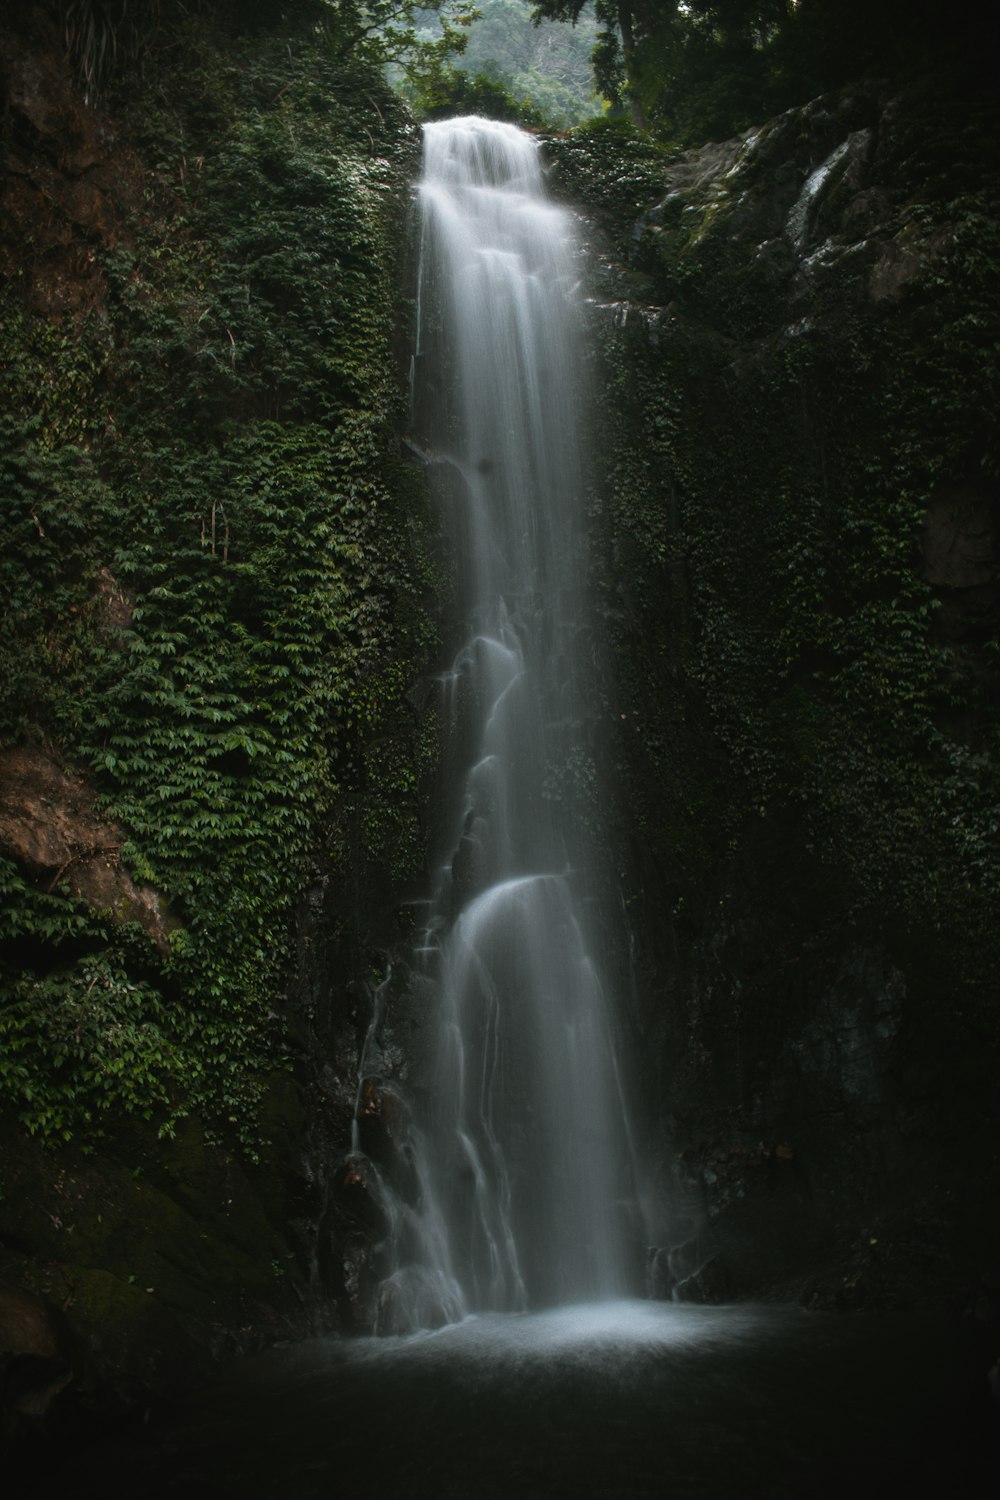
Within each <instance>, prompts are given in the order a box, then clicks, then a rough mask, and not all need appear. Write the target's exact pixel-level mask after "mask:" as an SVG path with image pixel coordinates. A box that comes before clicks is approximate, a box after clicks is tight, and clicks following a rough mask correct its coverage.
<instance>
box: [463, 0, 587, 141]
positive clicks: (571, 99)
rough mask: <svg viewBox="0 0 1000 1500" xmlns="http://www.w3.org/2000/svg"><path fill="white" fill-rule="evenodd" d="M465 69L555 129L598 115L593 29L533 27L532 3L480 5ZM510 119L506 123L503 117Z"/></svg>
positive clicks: (496, 0) (484, 1) (498, 0)
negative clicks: (592, 63) (523, 102)
mask: <svg viewBox="0 0 1000 1500" xmlns="http://www.w3.org/2000/svg"><path fill="white" fill-rule="evenodd" d="M477 8H478V10H479V18H478V19H477V20H476V21H475V22H474V23H473V25H472V26H471V27H470V29H469V38H468V46H467V47H466V49H465V52H464V53H463V68H464V69H465V71H466V72H467V73H469V74H471V75H473V76H476V75H482V76H484V77H486V78H488V79H490V80H491V81H492V82H493V83H496V84H500V85H501V86H502V87H503V88H504V89H505V90H506V91H507V93H508V94H510V95H511V96H512V97H513V98H515V99H519V100H526V101H527V102H528V104H529V105H530V106H531V107H532V108H533V110H534V111H535V113H536V114H537V115H540V116H542V117H544V118H545V119H546V120H548V121H549V122H551V123H552V124H553V125H556V126H559V127H564V126H567V125H573V124H578V123H579V122H581V121H582V120H585V119H587V118H588V117H589V116H591V115H593V114H594V113H595V112H596V111H597V107H598V101H597V98H596V96H595V94H594V89H593V81H592V77H591V69H590V53H591V50H592V48H593V44H594V35H595V25H594V22H593V21H592V20H590V19H589V18H584V20H583V23H582V24H581V25H579V26H575V27H566V26H559V25H556V24H555V23H553V22H543V23H542V24H541V25H539V24H533V23H532V10H533V5H532V0H479V4H478V7H477ZM505 118H506V117H505Z"/></svg>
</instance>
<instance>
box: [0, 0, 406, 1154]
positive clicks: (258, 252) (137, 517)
mask: <svg viewBox="0 0 1000 1500" xmlns="http://www.w3.org/2000/svg"><path fill="white" fill-rule="evenodd" d="M172 41H173V48H172V51H171V53H170V58H171V61H170V66H169V68H168V67H167V65H166V58H165V55H164V56H163V57H161V63H160V67H159V69H158V70H157V72H156V75H155V78H151V79H150V82H149V86H148V87H144V88H138V87H136V86H134V85H133V86H132V88H131V90H126V89H125V88H124V87H123V88H122V89H121V91H120V96H119V110H120V111H121V112H122V118H121V129H122V130H123V132H124V133H126V134H127V135H129V136H130V137H131V139H132V140H133V141H135V142H136V143H137V144H138V146H139V147H140V148H141V149H142V150H143V152H144V154H145V156H146V158H147V159H148V160H151V161H152V162H154V163H155V167H156V173H155V175H152V174H151V175H149V176H148V177H147V178H146V179H145V183H144V188H145V194H144V201H143V203H142V204H141V207H140V209H139V211H138V212H137V213H136V216H135V219H134V221H133V222H132V224H131V225H130V232H129V234H128V235H127V236H123V239H122V246H123V247H124V246H127V248H119V249H117V250H115V251H114V252H111V253H106V254H105V255H104V256H103V257H102V269H103V273H104V289H105V291H104V301H103V303H102V304H101V305H100V306H99V307H98V308H97V309H95V311H94V312H93V313H89V314H84V315H81V316H80V318H79V319H78V320H77V322H76V324H75V325H63V326H62V327H56V326H55V325H53V324H50V323H49V322H47V321H46V320H45V319H44V318H42V317H41V316H39V315H37V314H34V313H31V312H28V311H27V310H26V309H25V308H24V307H23V306H21V305H20V303H19V300H18V298H17V296H16V293H12V294H11V295H10V296H9V298H8V300H7V302H6V303H4V311H3V314H2V316H3V324H2V332H3V341H4V346H5V354H6V355H7V356H8V357H7V360H6V363H7V368H8V385H7V391H6V396H7V399H6V402H5V407H4V416H3V420H2V427H0V437H2V438H3V448H2V456H0V514H2V519H3V524H4V528H5V532H6V533H7V534H9V536H10V537H11V543H12V545H11V546H10V547H9V548H8V549H6V550H5V552H4V555H3V558H2V559H0V583H2V586H3V588H4V591H5V596H6V599H7V601H8V602H9V604H10V608H9V610H8V611H7V613H6V615H5V622H4V634H3V635H2V636H0V665H2V667H3V668H4V682H3V687H4V696H3V699H2V701H0V715H2V717H0V734H2V737H3V740H4V741H6V742H7V743H16V742H18V741H20V740H23V739H24V738H25V737H29V736H30V737H42V738H47V739H48V740H50V741H52V742H55V743H56V744H57V745H58V747H59V750H60V753H61V754H62V756H63V757H65V758H66V759H67V760H69V761H70V762H71V763H72V762H82V763H83V764H84V765H86V766H88V767H89V768H90V772H91V775H92V777H93V780H94V784H95V786H96V789H97V791H98V793H99V796H100V801H101V809H102V816H104V817H106V818H107V819H109V820H113V821H115V822H117V823H118V824H119V825H120V826H121V827H122V828H123V830H124V834H125V840H126V841H125V844H124V847H123V849H122V851H121V857H122V860H123V862H124V863H125V865H126V866H127V867H128V868H129V869H130V870H131V872H132V874H133V875H134V877H135V878H136V879H137V880H140V881H143V882H148V883H151V884H153V885H155V886H156V887H157V889H158V890H159V891H161V892H162V893H163V894H164V895H165V896H166V897H167V898H169V900H170V903H171V908H172V910H173V912H174V913H175V914H176V916H177V917H178V918H179V920H180V922H181V924H182V925H181V927H180V929H179V930H178V931H176V932H175V933H174V934H173V938H172V945H171V952H170V955H169V956H168V957H166V958H163V957H162V956H161V955H159V954H157V953H155V952H154V951H153V950H152V949H151V946H150V944H149V943H148V942H146V941H145V940H143V941H139V940H138V939H137V940H136V941H135V942H134V943H125V942H124V940H123V939H121V938H119V937H118V936H113V937H109V936H108V933H107V932H105V931H104V930H103V929H100V928H99V927H95V925H94V919H93V918H92V917H88V916H87V914H86V913H85V912H83V911H82V909H81V908H79V907H78V905H74V904H73V903H71V902H68V898H64V897H62V896H60V895H59V893H58V891H55V892H52V893H46V892H43V891H42V890H41V889H40V888H38V887H36V886H35V885H33V884H32V883H31V882H30V881H28V880H26V879H24V878H16V879H14V878H12V880H11V881H10V882H9V883H8V887H7V891H6V899H5V905H6V906H8V907H9V911H8V914H7V918H6V920H7V921H8V923H9V924H10V927H11V933H12V935H13V936H14V937H15V939H16V961H15V962H14V963H13V964H12V966H11V967H10V968H9V969H8V970H7V971H6V973H5V976H4V981H3V983H4V988H3V1002H4V1003H3V1010H2V1015H3V1017H4V1021H3V1023H2V1024H3V1025H4V1026H5V1027H6V1028H7V1029H6V1032H5V1035H6V1036H7V1037H8V1038H9V1040H10V1048H11V1050H10V1054H9V1056H10V1059H11V1063H10V1068H9V1069H8V1071H7V1072H5V1073H0V1086H2V1089H3V1091H4V1093H5V1094H6V1096H7V1097H8V1099H10V1100H12V1101H13V1102H14V1104H15V1106H16V1108H17V1109H18V1111H19V1113H20V1115H21V1117H22V1119H23V1120H24V1121H25V1123H26V1124H28V1126H29V1128H31V1129H33V1130H36V1131H39V1132H40V1133H42V1134H43V1135H46V1136H47V1137H51V1136H56V1135H64V1134H66V1133H67V1132H68V1131H71V1132H75V1133H79V1134H81V1135H82V1136H84V1137H86V1136H87V1135H88V1134H93V1133H94V1132H95V1131H97V1130H98V1129H99V1128H100V1126H101V1123H102V1121H104V1120H105V1119H106V1118H107V1117H110V1116H111V1115H113V1114H114V1113H116V1112H117V1113H119V1114H120V1113H122V1112H125V1113H139V1114H146V1115H148V1114H149V1113H150V1112H151V1111H152V1112H153V1114H154V1115H155V1117H156V1118H157V1119H158V1120H159V1121H160V1122H161V1123H162V1124H164V1125H166V1126H169V1125H170V1122H171V1121H172V1120H173V1119H174V1118H176V1116H177V1115H178V1114H180V1113H183V1112H186V1111H190V1110H197V1111H199V1112H200V1113H201V1114H202V1116H203V1118H205V1119H206V1120H207V1121H208V1122H209V1123H210V1124H212V1125H213V1126H214V1128H215V1129H220V1128H222V1129H228V1130H231V1131H234V1132H235V1133H236V1134H237V1135H238V1136H240V1137H241V1138H242V1139H243V1140H244V1142H246V1143H248V1144H249V1145H250V1146H251V1147H252V1145H253V1142H254V1140H255V1138H256V1137H255V1130H256V1126H255V1113H256V1108H257V1103H258V1101H259V1098H260V1094H261V1078H262V1077H263V1075H264V1073H265V1072H266V1071H267V1070H269V1069H270V1068H272V1067H273V1065H274V1062H275V1061H276V1059H278V1058H280V1055H281V1051H282V1041H281V1021H280V1011H281V996H282V988H283V984H284V979H285V973H286V967H287V955H288V947H289V936H290V931H291V921H292V915H293V912H294V907H295V902H296V900H297V899H298V897H299V894H300V892H301V890H302V888H303V884H304V882H305V881H306V879H307V878H309V877H310V876H311V875H312V873H313V872H314V871H315V869H316V866H317V861H319V862H320V868H321V869H322V868H323V860H324V856H323V855H322V854H321V853H320V846H321V845H322V844H323V843H324V842H328V843H329V844H330V845H331V846H332V847H333V848H334V849H336V847H337V836H336V833H335V830H336V828H337V827H338V825H340V824H342V823H343V822H345V821H347V822H350V821H351V819H352V816H353V815H352V814H351V813H350V812H349V811H348V810H349V809H350V808H352V807H353V806H356V805H357V806H360V804H361V801H362V798H365V799H371V800H370V803H369V802H368V801H366V803H365V805H366V806H369V805H371V806H374V807H377V806H379V805H380V804H381V802H382V801H383V799H385V800H386V801H387V802H389V803H391V806H392V808H393V826H392V827H391V828H389V827H388V826H387V825H386V826H378V827H376V826H375V825H374V823H373V822H372V823H370V826H369V827H368V828H367V830H366V831H365V832H364V834H363V839H362V843H363V848H364V850H365V851H367V857H368V858H369V859H370V860H371V861H372V862H373V863H379V862H382V863H385V864H388V865H389V866H391V867H392V869H393V871H394V872H401V871H404V870H405V873H406V874H412V872H413V868H414V865H415V864H416V862H417V861H418V859H419V850H418V840H417V839H416V836H415V832H414V830H415V829H416V826H417V821H416V820H417V802H418V798H417V785H416V783H417V776H418V767H419V766H420V765H421V764H422V758H423V757H425V755H426V746H425V745H424V744H422V743H421V732H420V729H419V726H417V725H416V724H415V723H414V721H413V718H412V715H411V714H410V713H409V711H408V710H406V709H405V708H404V707H402V706H401V705H402V704H403V701H404V694H405V690H406V685H407V682H408V681H409V680H411V678H412V676H413V675H415V672H416V671H417V669H418V668H417V663H418V662H421V661H422V659H423V656H424V653H425V652H426V651H427V650H428V648H429V646H430V644H431V643H432V641H433V630H432V628H431V627H430V625H429V623H428V620H427V618H426V616H425V614H424V612H423V608H422V603H421V599H422V596H423V593H424V591H425V589H426V587H427V584H428V580H429V572H428V566H427V564H426V563H425V561H424V560H423V556H422V539H421V534H422V528H423V526H424V524H425V521H424V517H423V510H422V505H423V502H422V498H421V496H420V495H419V494H418V493H417V492H416V489H415V488H414V485H413V483H412V482H410V484H409V486H408V487H407V484H406V483H404V482H403V479H402V477H401V474H400V469H401V467H402V466H401V465H400V464H399V461H398V459H396V458H395V457H394V455H393V452H392V438H391V432H392V426H393V423H394V421H395V419H396V416H397V413H398V407H399V403H400V399H401V396H400V390H399V381H398V375H397V369H396V364H395V351H394V349H393V345H392V335H393V326H394V321H395V305H396V290H397V281H396V275H397V271H396V257H397V254H398V250H399V246H400V245H401V243H402V218H403V212H404V206H405V193H406V187H407V185H408V182H409V181H410V180H411V178H412V175H413V171H414V168H415V155H414V153H415V146H416V137H415V132H414V130H413V128H412V126H410V125H409V124H408V122H407V120H406V118H405V116H404V115H403V113H402V111H401V108H400V105H399V104H398V102H397V101H396V100H395V99H394V97H393V96H392V95H391V94H390V93H389V92H388V91H387V89H386V88H385V85H384V83H383V82H382V80H381V77H380V75H379V73H378V71H377V70H376V69H375V68H374V67H369V66H368V65H367V64H366V63H365V62H364V60H363V59H359V58H358V57H357V56H353V57H352V60H351V62H350V64H349V66H346V67H342V66H341V65H340V64H338V63H337V62H336V61H334V60H333V59H332V56H331V50H330V48H329V46H328V44H327V41H326V40H325V39H324V38H323V37H322V36H318V35H310V34H305V35H303V36H300V37H299V38H298V39H292V38H288V37H282V38H280V39H278V38H275V37H273V36H271V35H270V34H269V33H268V32H267V31H266V30H261V31H260V33H259V34H255V35H252V36H247V37H245V38H243V39H242V40H236V39H234V37H233V35H232V32H231V31H230V32H229V33H227V34H226V36H225V38H224V44H223V41H221V40H220V37H219V36H218V35H217V34H216V33H215V31H213V29H212V25H211V24H209V23H208V22H207V21H206V20H205V19H200V18H197V17H195V18H193V19H192V18H187V19H185V18H183V17H182V18H181V20H180V21H178V23H177V25H176V26H175V28H174V30H173V32H172ZM39 392H41V393H42V394H41V398H39ZM406 472H407V475H408V474H409V471H408V470H407V471H406ZM375 747H377V748H375ZM365 840H367V842H365ZM327 872H329V873H332V875H333V876H334V878H335V879H336V878H339V877H340V876H341V872H339V871H338V870H337V868H336V866H334V867H333V868H332V870H331V869H330V866H329V865H327V866H326V869H325V870H324V871H323V873H327Z"/></svg>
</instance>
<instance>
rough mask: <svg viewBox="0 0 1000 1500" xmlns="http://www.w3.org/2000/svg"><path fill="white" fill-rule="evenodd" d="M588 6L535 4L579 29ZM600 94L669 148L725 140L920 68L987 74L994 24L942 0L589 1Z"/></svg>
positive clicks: (579, 1) (556, 0)
mask: <svg viewBox="0 0 1000 1500" xmlns="http://www.w3.org/2000/svg"><path fill="white" fill-rule="evenodd" d="M589 9H590V6H589V0H536V4H535V14H536V16H537V17H538V18H539V19H541V18H547V19H550V20H555V21H564V22H569V23H571V24H572V25H574V26H575V25H576V24H577V23H578V22H579V20H580V19H581V17H582V16H584V15H585V14H586V13H587V11H588V10H589ZM593 10H594V14H595V16H596V19H597V21H598V24H599V26H600V28H601V29H600V31H599V33H598V37H597V41H596V44H595V48H594V53H593V63H594V73H595V83H596V86H597V89H598V91H599V92H600V93H601V94H602V95H603V96H604V97H605V98H606V99H607V100H608V101H609V102H610V103H611V104H612V105H613V106H614V107H616V108H620V107H623V106H624V105H626V104H627V105H628V107H629V108H630V111H631V114H632V117H633V119H634V120H635V121H636V123H637V124H640V125H643V126H648V127H649V128H651V129H652V130H654V132H656V133H657V134H659V135H661V136H664V137H666V138H669V139H671V140H682V141H685V142H689V143H691V144H697V143H699V142H702V141H704V140H706V139H708V140H725V139H727V138H728V137H730V136H732V135H734V134H736V132H737V131H738V130H741V129H744V128H746V127H747V126H749V125H752V124H755V123H756V124H759V123H760V122H761V121H763V120H765V119H767V118H768V117H769V116H771V115H774V114H776V113H778V112H779V111H781V110H784V109H787V108H789V107H791V106H793V105H796V104H801V103H803V102H805V101H806V100H808V99H810V98H812V97H814V96H815V95H816V94H818V93H821V92H823V91H824V90H828V89H832V88H836V87H839V86H841V85H842V84H844V83H846V82H848V81H850V80H852V79H859V78H864V77H867V76H872V75H885V76H900V75H904V74H907V73H919V72H920V71H926V70H927V69H929V68H930V69H936V70H938V71H940V70H942V69H948V70H957V71H959V72H963V73H966V74H969V73H973V74H976V73H978V74H981V75H982V76H983V77H984V78H987V77H989V74H988V71H987V70H988V68H989V62H988V58H989V57H990V56H991V55H992V51H993V50H995V36H993V35H992V28H993V27H994V26H995V23H994V22H992V19H991V18H989V17H985V16H980V15H979V14H978V13H977V12H973V11H971V10H969V9H966V10H964V11H956V10H955V9H954V7H952V6H947V5H945V3H944V0H927V3H925V4H922V5H920V6H919V7H914V6H913V5H912V4H910V3H909V0H796V3H794V4H792V3H790V0H683V3H682V0H669V3H660V0H655V3H654V0H594V5H593Z"/></svg>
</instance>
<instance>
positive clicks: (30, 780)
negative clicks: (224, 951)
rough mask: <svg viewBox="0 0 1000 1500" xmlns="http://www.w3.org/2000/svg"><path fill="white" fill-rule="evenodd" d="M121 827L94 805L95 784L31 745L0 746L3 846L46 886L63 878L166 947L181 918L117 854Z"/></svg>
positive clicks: (62, 881) (85, 896) (0, 836)
mask: <svg viewBox="0 0 1000 1500" xmlns="http://www.w3.org/2000/svg"><path fill="white" fill-rule="evenodd" d="M123 838H124V835H123V833H122V830H121V829H120V828H118V827H117V826H116V825H115V824H113V823H110V822H107V821H105V820H103V819H101V817H100V816H99V815H98V814H97V813H96V812H95V810H94V790H93V787H92V785H91V784H90V782H89V780H88V779H87V778H86V777H85V776H84V775H83V774H82V773H80V772H79V771H72V770H66V769H64V768H63V767H62V766H60V765H59V764H58V763H57V762H56V761H55V760H54V759H53V758H52V756H51V755H49V754H48V753H47V752H46V751H44V750H42V749H41V748H39V747H36V746H33V745H19V746H16V747H14V748H13V749H9V750H4V751H0V849H3V850H4V851H5V852H6V853H8V854H10V855H12V856H13V858H14V859H16V860H17V861H18V863H19V864H20V865H22V866H23V867H24V868H25V869H26V870H27V872H28V873H29V874H30V875H31V876H32V877H33V878H34V879H35V880H38V881H39V882H40V883H44V884H45V885H46V886H47V888H48V889H50V890H54V889H55V888H56V887H57V886H61V887H62V888H63V889H64V890H68V891H70V892H71V893H72V894H73V895H74V896H78V897H79V898H80V899H81V900H82V901H85V902H86V903H87V905H88V906H90V907H92V908H93V910H94V911H96V912H100V913H102V914H107V915H108V916H110V917H111V919H112V920H113V921H115V922H122V923H124V922H138V923H139V925H140V926H141V927H142V928H144V929H145V931H146V932H147V933H148V934H149V936H150V938H152V940H153V942H154V943H155V944H156V945H157V947H158V948H160V949H162V950H163V951H166V950H167V947H168V942H169V935H170V932H171V930H173V929H174V928H176V927H177V926H179V923H178V922H177V920H176V918H174V917H172V916H171V914H170V912H169V910H168V908H167V904H166V902H165V900H164V898H163V897H162V896H161V895H160V893H159V892H158V891H156V890H154V889H153V887H152V886H148V885H144V886H138V885H136V884H135V882H134V881H133V879H132V877H131V876H130V875H129V873H128V871H127V870H126V869H125V867H124V865H122V864H121V862H120V851H121V846H122V842H123Z"/></svg>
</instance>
